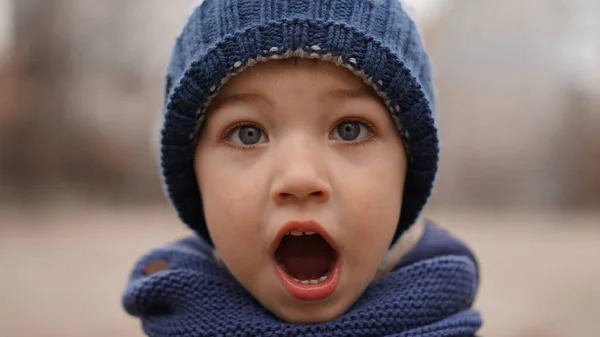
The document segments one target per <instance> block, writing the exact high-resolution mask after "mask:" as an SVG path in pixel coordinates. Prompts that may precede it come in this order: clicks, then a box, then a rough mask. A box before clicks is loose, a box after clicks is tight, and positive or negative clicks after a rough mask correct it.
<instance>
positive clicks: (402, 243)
mask: <svg viewBox="0 0 600 337" xmlns="http://www.w3.org/2000/svg"><path fill="white" fill-rule="evenodd" d="M424 230H425V224H424V221H421V220H420V219H419V220H417V222H416V223H415V224H414V225H413V226H412V227H411V228H410V229H408V230H407V231H406V232H405V233H404V234H402V236H401V237H400V238H399V239H398V241H396V243H395V244H394V245H393V246H392V248H390V250H389V251H388V253H387V254H386V256H385V258H384V259H383V261H382V262H381V265H379V268H377V273H376V274H375V277H374V279H375V280H376V279H378V278H380V277H383V276H385V275H386V274H388V273H389V272H391V271H392V270H393V269H394V268H395V267H396V265H397V264H398V263H399V262H400V260H401V259H402V257H404V255H406V253H407V252H409V251H410V250H411V249H413V248H414V247H415V246H416V245H417V243H418V242H419V240H421V237H422V236H423V232H424Z"/></svg>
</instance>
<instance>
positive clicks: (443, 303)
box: [123, 224, 481, 337]
mask: <svg viewBox="0 0 600 337" xmlns="http://www.w3.org/2000/svg"><path fill="white" fill-rule="evenodd" d="M156 261H161V263H160V264H162V267H163V268H158V269H157V270H160V271H157V272H153V273H149V272H148V266H149V264H150V265H151V264H152V263H153V262H154V263H156ZM160 264H159V265H160ZM163 269H164V270H163ZM477 283H478V270H477V263H476V261H475V258H474V257H473V255H472V253H471V252H470V251H469V249H468V248H467V247H466V246H465V245H464V244H462V243H461V242H460V241H458V240H457V239H455V238H454V237H452V236H451V235H450V234H448V233H447V232H446V231H444V230H442V229H440V228H439V227H437V226H435V225H433V224H427V227H426V230H425V234H424V236H423V238H422V239H421V240H420V242H419V243H418V244H417V246H416V247H415V248H414V249H413V250H412V251H410V252H409V253H408V254H407V255H406V256H405V257H404V258H403V260H402V261H401V262H400V263H399V264H398V266H397V267H396V268H395V269H394V270H393V271H392V272H391V273H389V274H388V275H386V276H384V277H382V278H380V279H378V280H376V281H373V282H372V283H371V284H370V285H369V286H368V287H367V289H366V290H365V292H364V293H363V294H362V296H361V297H360V298H359V300H358V301H357V302H356V303H355V304H354V305H353V306H352V307H351V308H350V309H349V310H348V311H347V312H346V313H345V314H344V315H342V316H341V317H338V318H336V319H334V320H331V321H328V322H325V323H320V324H306V325H298V324H289V323H286V322H283V321H281V320H279V319H278V318H276V317H275V316H274V315H273V314H271V313H270V312H269V311H267V310H266V309H265V308H264V307H263V306H261V304H260V303H258V302H257V301H256V300H255V299H254V298H253V297H252V296H251V295H250V294H249V293H248V292H247V291H246V290H245V289H244V288H243V287H242V286H241V285H239V283H237V282H236V280H235V279H234V278H233V277H232V276H230V275H229V274H228V273H227V272H226V271H224V270H223V269H222V268H220V267H219V266H218V265H217V264H216V263H215V262H214V260H213V258H212V251H211V247H210V246H208V245H207V244H206V243H205V242H204V241H202V240H201V239H199V238H198V237H193V238H188V239H184V240H182V241H179V242H177V243H175V244H173V245H170V246H167V247H163V248H159V249H156V250H154V251H152V252H150V253H149V254H148V255H146V256H145V257H143V258H142V259H141V260H140V261H139V263H138V264H137V266H136V267H135V269H134V271H133V274H132V276H131V279H130V283H129V285H128V287H127V289H126V290H125V293H124V295H123V305H124V307H125V309H126V311H127V312H128V313H129V314H131V315H134V316H137V317H140V318H141V320H142V326H143V329H144V331H145V333H146V334H147V335H148V336H152V337H167V336H168V337H200V336H227V337H229V336H348V337H350V336H352V337H359V336H395V337H409V336H411V337H471V336H474V335H475V333H476V331H477V330H478V329H479V327H480V326H481V318H480V316H479V313H477V312H476V311H475V310H473V309H471V305H472V303H473V300H474V297H475V294H476V289H477Z"/></svg>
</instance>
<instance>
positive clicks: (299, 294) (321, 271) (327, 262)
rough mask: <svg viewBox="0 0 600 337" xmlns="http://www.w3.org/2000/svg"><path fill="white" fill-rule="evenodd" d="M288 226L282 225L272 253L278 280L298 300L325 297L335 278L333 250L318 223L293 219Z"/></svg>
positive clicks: (336, 282) (335, 269)
mask: <svg viewBox="0 0 600 337" xmlns="http://www.w3.org/2000/svg"><path fill="white" fill-rule="evenodd" d="M292 227H294V228H293V229H290V230H285V229H284V231H285V232H283V233H284V234H283V235H281V236H280V238H281V239H280V240H279V242H278V243H276V249H275V250H274V253H273V257H274V260H275V264H276V270H277V274H278V276H279V279H280V281H281V283H282V284H283V286H284V287H285V288H286V290H287V291H288V292H289V293H290V294H291V295H292V296H293V297H295V298H297V299H300V300H306V301H315V300H319V299H323V298H325V297H328V296H329V295H331V294H332V293H333V291H334V290H335V288H336V287H337V284H338V282H339V263H338V253H337V251H336V250H335V248H334V247H333V246H332V245H331V244H330V242H331V240H330V239H329V238H328V237H326V233H325V232H324V231H322V230H321V229H320V226H318V224H316V223H312V222H311V223H296V224H295V225H292ZM307 227H310V228H307ZM284 228H289V226H284Z"/></svg>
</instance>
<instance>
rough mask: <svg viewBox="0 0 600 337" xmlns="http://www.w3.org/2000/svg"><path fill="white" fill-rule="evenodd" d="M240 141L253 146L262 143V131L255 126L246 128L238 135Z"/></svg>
mask: <svg viewBox="0 0 600 337" xmlns="http://www.w3.org/2000/svg"><path fill="white" fill-rule="evenodd" d="M238 135H239V137H240V140H241V141H242V143H244V144H245V145H253V144H256V143H258V141H260V130H259V129H258V128H257V127H255V126H244V127H243V128H240V131H239V133H238Z"/></svg>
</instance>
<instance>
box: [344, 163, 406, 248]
mask: <svg viewBox="0 0 600 337" xmlns="http://www.w3.org/2000/svg"><path fill="white" fill-rule="evenodd" d="M379 158H386V161H385V162H384V161H381V160H377V159H376V158H373V161H372V163H370V164H368V165H364V166H361V167H359V168H355V170H346V171H345V172H347V175H345V177H344V178H343V181H345V182H346V183H345V186H346V187H345V188H344V187H342V189H343V192H342V193H340V197H341V198H343V199H342V205H340V206H341V208H342V209H345V210H346V211H345V212H342V213H345V216H344V218H345V219H344V222H346V223H347V224H348V225H349V226H352V228H351V229H350V230H349V231H348V233H352V236H351V237H350V238H348V239H349V241H348V242H351V243H352V245H353V246H355V247H356V246H358V245H359V246H360V247H365V248H368V249H363V250H361V251H362V253H361V254H362V255H363V256H364V257H369V258H370V259H378V258H379V257H381V256H380V255H383V254H385V252H386V251H387V249H388V245H389V243H390V241H391V238H392V236H393V234H394V232H395V230H396V226H397V223H398V219H399V217H400V208H401V203H402V192H403V190H404V176H405V171H406V169H405V164H404V161H403V160H402V157H400V156H398V157H393V156H392V158H390V156H389V155H388V156H386V157H379ZM342 172H343V171H342Z"/></svg>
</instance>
